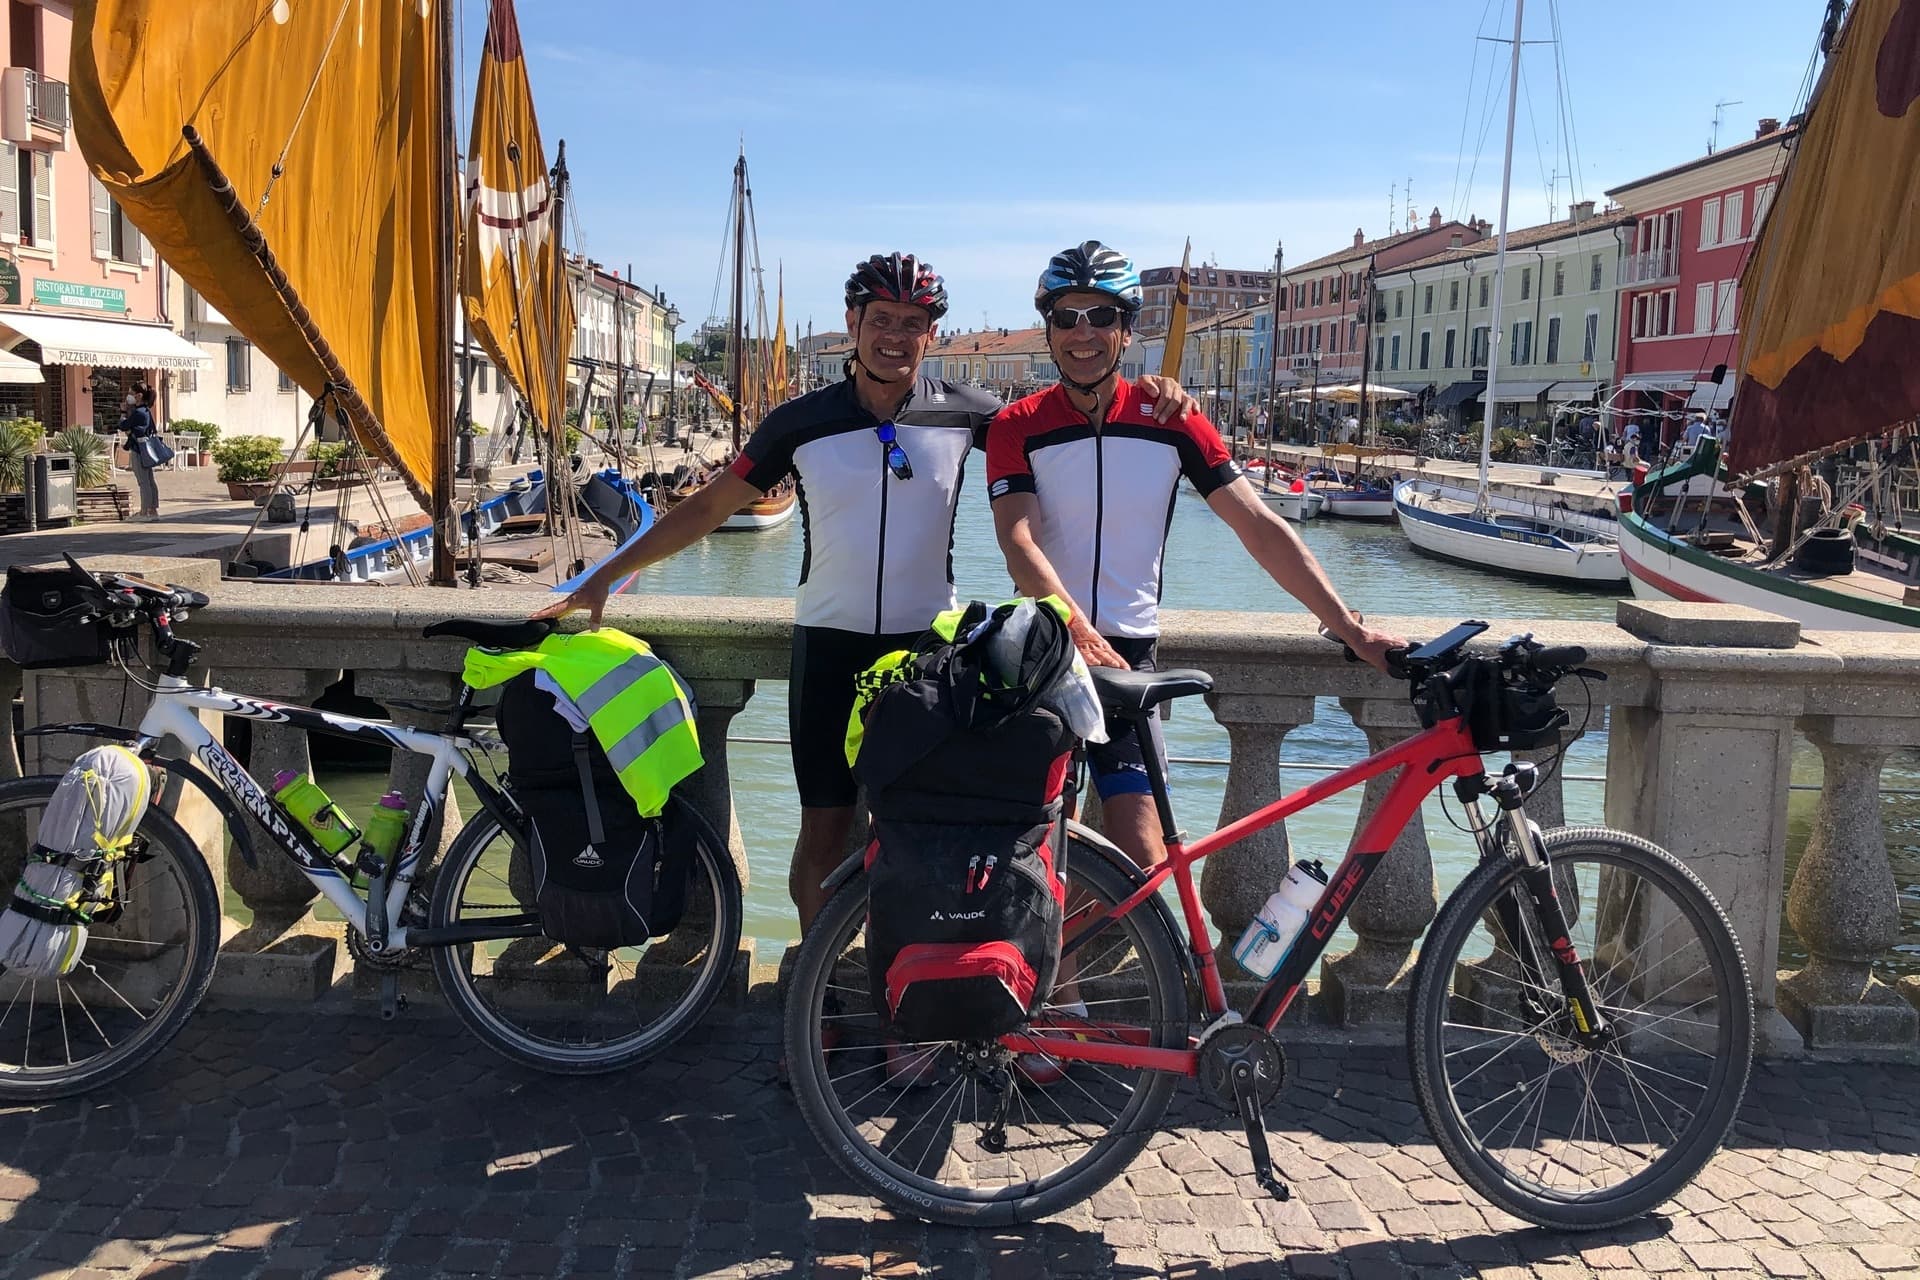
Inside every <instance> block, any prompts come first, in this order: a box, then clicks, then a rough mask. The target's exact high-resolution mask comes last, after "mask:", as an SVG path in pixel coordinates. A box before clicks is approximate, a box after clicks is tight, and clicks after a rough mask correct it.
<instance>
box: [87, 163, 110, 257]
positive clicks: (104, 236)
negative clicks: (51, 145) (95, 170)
mask: <svg viewBox="0 0 1920 1280" xmlns="http://www.w3.org/2000/svg"><path fill="white" fill-rule="evenodd" d="M87 190H88V192H89V193H90V195H91V196H92V200H93V256H94V257H96V258H101V259H106V258H111V257H112V256H113V197H112V196H110V195H108V194H107V188H106V184H104V183H103V182H101V181H100V179H98V178H96V177H94V176H93V175H92V174H88V175H87Z"/></svg>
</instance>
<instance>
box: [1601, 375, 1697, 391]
mask: <svg viewBox="0 0 1920 1280" xmlns="http://www.w3.org/2000/svg"><path fill="white" fill-rule="evenodd" d="M1693 383H1694V375H1693V374H1691V373H1635V374H1630V375H1628V376H1627V377H1624V378H1622V379H1620V387H1619V389H1620V390H1621V391H1687V392H1691V391H1692V390H1693Z"/></svg>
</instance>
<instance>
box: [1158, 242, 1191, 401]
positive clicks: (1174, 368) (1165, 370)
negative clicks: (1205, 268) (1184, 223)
mask: <svg viewBox="0 0 1920 1280" xmlns="http://www.w3.org/2000/svg"><path fill="white" fill-rule="evenodd" d="M1192 257H1193V241H1191V240H1189V241H1187V247H1186V248H1184V249H1182V250H1181V251H1180V278H1179V279H1178V280H1177V281H1176V282H1175V283H1174V286H1173V317H1172V319H1171V320H1170V321H1169V322H1168V324H1167V337H1166V345H1165V346H1164V347H1163V348H1162V349H1161V352H1160V376H1161V377H1163V378H1171V379H1172V380H1173V381H1175V382H1178V381H1179V380H1180V357H1181V356H1182V355H1184V354H1185V353H1186V349H1187V306H1188V304H1189V303H1190V302H1192V301H1193V277H1192V276H1191V275H1190V274H1189V273H1188V269H1187V266H1188V263H1189V261H1190V260H1191V259H1192Z"/></svg>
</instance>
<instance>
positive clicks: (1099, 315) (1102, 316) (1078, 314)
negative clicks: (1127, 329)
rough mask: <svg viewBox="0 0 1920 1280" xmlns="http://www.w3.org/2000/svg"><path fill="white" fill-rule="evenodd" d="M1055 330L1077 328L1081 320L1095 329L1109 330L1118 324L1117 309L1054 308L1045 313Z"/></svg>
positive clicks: (1118, 315) (1118, 313) (1118, 309)
mask: <svg viewBox="0 0 1920 1280" xmlns="http://www.w3.org/2000/svg"><path fill="white" fill-rule="evenodd" d="M1047 316H1048V318H1049V319H1051V320H1052V321H1053V327H1054V328H1056V329H1074V328H1078V327H1079V325H1080V321H1081V320H1083V319H1084V320H1085V321H1086V322H1087V323H1088V324H1090V325H1092V326H1093V327H1094V328H1096V329H1111V328H1113V326H1115V325H1116V324H1119V323H1120V308H1118V307H1054V308H1053V309H1052V310H1051V311H1049V312H1048V313H1047Z"/></svg>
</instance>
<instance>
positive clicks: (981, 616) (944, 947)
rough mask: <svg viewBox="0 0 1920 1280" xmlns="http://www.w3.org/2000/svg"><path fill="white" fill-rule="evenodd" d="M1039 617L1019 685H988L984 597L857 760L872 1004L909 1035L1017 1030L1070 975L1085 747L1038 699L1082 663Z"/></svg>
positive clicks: (887, 703)
mask: <svg viewBox="0 0 1920 1280" xmlns="http://www.w3.org/2000/svg"><path fill="white" fill-rule="evenodd" d="M976 610H977V615H976V612H975V611H976ZM1042 613H1043V619H1044V620H1043V621H1042V622H1041V623H1037V624H1036V626H1035V628H1034V631H1035V635H1034V636H1030V638H1029V643H1028V658H1029V660H1030V663H1023V672H1022V678H1021V680H1019V681H1018V682H1016V686H1015V687H1012V688H1008V689H996V688H992V687H989V686H987V685H985V684H984V683H983V682H982V679H981V676H982V671H981V651H982V650H981V643H980V640H979V639H976V640H975V641H974V642H973V643H968V642H967V640H966V639H965V637H966V636H967V635H968V634H969V632H970V630H971V629H972V628H971V626H970V625H969V623H968V619H969V618H970V619H972V620H973V621H974V622H979V621H987V620H990V619H991V617H992V616H993V615H991V614H989V613H988V611H987V610H986V608H985V606H982V605H975V606H971V607H970V609H969V612H968V615H967V617H965V618H963V619H962V622H961V625H960V626H959V627H957V628H956V629H955V631H954V634H955V635H956V636H957V637H961V638H960V639H958V640H954V641H949V640H946V639H944V638H942V637H940V636H938V635H930V636H929V637H928V638H926V639H925V640H923V641H922V643H921V645H920V647H919V651H918V652H917V654H916V656H915V657H914V658H912V659H911V660H910V661H909V662H908V663H907V664H905V666H904V667H903V668H902V669H901V672H900V678H899V679H897V680H895V681H894V682H893V683H890V684H888V685H886V686H885V687H884V688H882V689H881V690H880V691H879V692H878V693H877V694H876V695H874V697H873V700H872V702H871V704H870V706H869V708H868V713H867V719H866V728H865V737H864V740H863V742H862V744H861V749H860V755H859V757H858V759H857V760H856V761H855V763H854V768H853V772H854V776H855V777H856V778H857V779H858V780H859V781H860V782H861V783H862V784H863V785H865V787H866V788H867V799H868V804H869V806H870V808H871V810H872V813H873V817H874V833H873V839H872V842H871V843H870V844H869V846H868V849H867V855H866V870H867V875H868V900H867V959H868V965H867V971H868V974H869V979H870V984H871V988H872V997H873V1002H874V1008H875V1010H876V1011H877V1012H878V1013H879V1014H880V1016H881V1018H882V1020H883V1021H885V1022H886V1023H887V1024H888V1025H889V1026H890V1027H891V1028H892V1030H893V1031H895V1032H896V1033H897V1034H899V1035H900V1036H902V1037H904V1038H906V1039H908V1040H914V1041H929V1040H989V1039H993V1038H994V1037H996V1036H1001V1035H1005V1034H1007V1033H1008V1032H1011V1031H1015V1030H1018V1029H1019V1028H1020V1027H1021V1026H1022V1025H1023V1024H1024V1023H1025V1022H1026V1021H1027V1020H1028V1019H1029V1018H1031V1017H1032V1016H1033V1015H1034V1014H1036V1013H1038V1012H1039V1010H1040V1007H1041V1005H1042V1004H1043V1003H1044V1002H1045V1000H1046V998H1047V995H1048V994H1049V992H1051V990H1052V988H1053V982H1054V978H1055V977H1056V975H1057V974H1058V971H1059V967H1060V929H1061V920H1062V916H1063V913H1064V908H1065V903H1066V888H1065V884H1064V882H1063V880H1062V877H1063V875H1064V871H1065V868H1064V866H1063V865H1062V862H1063V859H1062V851H1063V850H1064V843H1063V841H1062V839H1061V838H1060V837H1059V836H1057V835H1056V832H1057V831H1058V829H1059V825H1060V824H1061V820H1062V812H1063V804H1062V795H1063V792H1064V788H1065V783H1066V779H1067V777H1068V773H1069V770H1068V765H1069V763H1070V761H1071V753H1072V750H1073V747H1074V745H1075V744H1074V739H1073V735H1072V734H1071V733H1070V732H1069V731H1068V730H1067V728H1066V726H1065V724H1063V723H1062V721H1061V720H1060V717H1059V716H1057V715H1055V714H1054V713H1053V712H1051V711H1049V710H1046V709H1044V708H1043V707H1041V706H1039V705H1037V701H1038V700H1037V698H1036V697H1035V696H1033V695H1034V693H1036V692H1037V691H1039V690H1043V689H1045V688H1046V686H1047V684H1048V683H1050V682H1051V680H1052V678H1053V676H1055V675H1057V674H1058V672H1059V670H1061V669H1063V668H1064V664H1068V663H1071V661H1072V644H1071V641H1070V640H1069V639H1068V638H1067V635H1066V625H1065V624H1064V623H1063V622H1061V621H1060V620H1059V619H1058V618H1057V617H1056V616H1055V615H1054V614H1052V613H1051V612H1048V611H1045V610H1043V611H1042ZM982 638H983V637H982ZM1029 665H1030V666H1031V670H1030V671H1029V670H1026V669H1025V668H1027V667H1028V666H1029ZM1029 677H1030V678H1029Z"/></svg>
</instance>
